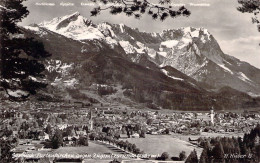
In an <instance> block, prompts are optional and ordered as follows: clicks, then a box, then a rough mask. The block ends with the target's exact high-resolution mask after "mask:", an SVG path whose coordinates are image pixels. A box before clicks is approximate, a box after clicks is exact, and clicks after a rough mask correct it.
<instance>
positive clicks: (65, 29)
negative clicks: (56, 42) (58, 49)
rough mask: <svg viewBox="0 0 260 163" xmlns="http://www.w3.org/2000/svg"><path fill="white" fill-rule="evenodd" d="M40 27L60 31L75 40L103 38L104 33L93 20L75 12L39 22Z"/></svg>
mask: <svg viewBox="0 0 260 163" xmlns="http://www.w3.org/2000/svg"><path fill="white" fill-rule="evenodd" d="M39 26H40V27H43V28H46V29H48V30H51V31H53V32H55V33H59V34H61V35H64V36H66V37H69V38H72V39H74V40H93V39H103V38H104V35H103V34H102V32H101V31H100V30H99V29H98V28H96V26H95V25H94V24H93V23H92V21H91V20H88V19H87V18H84V17H83V16H81V15H80V14H79V12H75V13H73V14H70V15H66V16H63V17H58V18H54V19H52V20H51V21H49V22H43V23H40V24H39Z"/></svg>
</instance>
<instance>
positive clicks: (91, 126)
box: [89, 110, 93, 131]
mask: <svg viewBox="0 0 260 163" xmlns="http://www.w3.org/2000/svg"><path fill="white" fill-rule="evenodd" d="M89 124H90V131H92V130H93V119H92V110H90V112H89Z"/></svg>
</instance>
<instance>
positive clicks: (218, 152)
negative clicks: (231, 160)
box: [212, 142, 225, 162]
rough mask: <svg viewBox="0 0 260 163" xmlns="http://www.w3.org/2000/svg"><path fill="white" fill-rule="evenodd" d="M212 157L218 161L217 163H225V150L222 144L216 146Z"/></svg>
mask: <svg viewBox="0 0 260 163" xmlns="http://www.w3.org/2000/svg"><path fill="white" fill-rule="evenodd" d="M212 155H213V158H214V160H216V161H217V162H224V161H225V158H224V149H223V146H222V143H221V142H219V143H217V144H216V146H215V147H214V148H213V149H212Z"/></svg>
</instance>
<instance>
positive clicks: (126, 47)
mask: <svg viewBox="0 0 260 163" xmlns="http://www.w3.org/2000/svg"><path fill="white" fill-rule="evenodd" d="M119 44H120V46H121V47H122V48H123V49H124V51H125V53H126V54H133V53H134V52H135V48H134V46H133V45H131V44H130V42H129V41H119Z"/></svg>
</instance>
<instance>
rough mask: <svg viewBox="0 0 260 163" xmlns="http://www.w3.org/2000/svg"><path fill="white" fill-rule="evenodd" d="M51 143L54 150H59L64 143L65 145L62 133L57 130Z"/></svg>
mask: <svg viewBox="0 0 260 163" xmlns="http://www.w3.org/2000/svg"><path fill="white" fill-rule="evenodd" d="M51 142H52V148H53V149H57V148H59V147H60V146H61V145H62V143H63V137H62V132H61V131H60V130H59V129H57V130H56V131H55V133H54V135H53V137H52V139H51Z"/></svg>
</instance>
